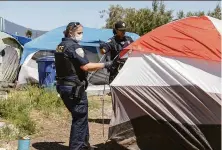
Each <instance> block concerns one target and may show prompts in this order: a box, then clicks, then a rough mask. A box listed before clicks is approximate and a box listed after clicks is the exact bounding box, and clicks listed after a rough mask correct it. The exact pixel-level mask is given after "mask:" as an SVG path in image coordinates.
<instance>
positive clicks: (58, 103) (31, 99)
mask: <svg viewBox="0 0 222 150" xmlns="http://www.w3.org/2000/svg"><path fill="white" fill-rule="evenodd" d="M61 108H64V105H63V102H62V100H61V99H60V98H59V97H58V96H57V93H56V92H55V91H54V92H53V91H46V90H44V89H39V88H37V87H33V86H32V87H31V86H30V87H28V88H27V89H26V90H25V91H13V92H11V94H10V95H9V98H8V99H7V100H1V101H0V118H3V119H4V120H7V122H9V123H10V124H13V125H15V128H17V129H18V130H19V132H18V134H17V135H14V136H18V135H22V136H24V135H32V134H34V133H36V123H35V122H34V121H33V120H32V119H31V116H30V113H31V112H32V110H38V111H43V112H44V113H45V114H47V113H48V114H50V113H58V114H59V113H60V110H61ZM9 131H10V130H9V129H8V128H7V126H6V128H3V133H4V132H6V133H7V132H9ZM7 134H8V133H7ZM7 134H5V135H7ZM8 135H10V134H8ZM0 138H1V137H0Z"/></svg>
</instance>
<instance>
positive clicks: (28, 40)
mask: <svg viewBox="0 0 222 150" xmlns="http://www.w3.org/2000/svg"><path fill="white" fill-rule="evenodd" d="M12 36H13V37H14V38H16V39H17V40H18V41H19V42H20V43H21V44H22V45H25V44H26V43H28V42H30V41H31V40H32V39H30V38H27V37H24V36H18V35H12Z"/></svg>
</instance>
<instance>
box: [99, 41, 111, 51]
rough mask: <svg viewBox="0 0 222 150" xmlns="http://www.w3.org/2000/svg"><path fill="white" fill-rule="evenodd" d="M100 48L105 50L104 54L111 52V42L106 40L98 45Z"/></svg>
mask: <svg viewBox="0 0 222 150" xmlns="http://www.w3.org/2000/svg"><path fill="white" fill-rule="evenodd" d="M100 48H103V49H105V51H106V53H108V52H109V51H110V50H112V41H111V40H108V41H107V42H106V43H102V44H100Z"/></svg>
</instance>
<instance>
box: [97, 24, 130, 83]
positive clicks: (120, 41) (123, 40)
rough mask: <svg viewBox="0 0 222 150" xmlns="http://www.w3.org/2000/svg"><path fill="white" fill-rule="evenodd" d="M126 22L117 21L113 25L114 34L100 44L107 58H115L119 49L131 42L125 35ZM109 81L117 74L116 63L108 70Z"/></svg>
mask: <svg viewBox="0 0 222 150" xmlns="http://www.w3.org/2000/svg"><path fill="white" fill-rule="evenodd" d="M125 31H126V24H125V22H123V21H118V22H116V23H115V25H114V29H113V34H114V36H113V37H112V38H111V39H109V40H108V41H107V42H106V43H102V44H100V50H101V53H102V54H106V55H107V60H108V61H109V60H114V59H115V60H117V59H118V58H117V57H118V56H119V53H120V51H121V50H122V49H123V48H125V47H127V46H128V45H129V44H130V43H132V42H133V39H132V38H131V37H129V36H126V35H125ZM109 71H110V76H109V83H111V82H112V81H113V80H114V78H115V77H116V75H117V74H118V63H116V64H115V65H114V64H113V69H111V70H109Z"/></svg>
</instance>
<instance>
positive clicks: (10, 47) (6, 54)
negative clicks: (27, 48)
mask: <svg viewBox="0 0 222 150" xmlns="http://www.w3.org/2000/svg"><path fill="white" fill-rule="evenodd" d="M22 49H23V47H22V46H21V44H20V43H19V42H18V41H17V40H16V39H15V38H14V37H12V36H11V35H9V34H7V33H4V32H0V82H9V83H10V82H14V81H15V79H16V77H17V75H18V68H19V61H20V57H21V52H22Z"/></svg>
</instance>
